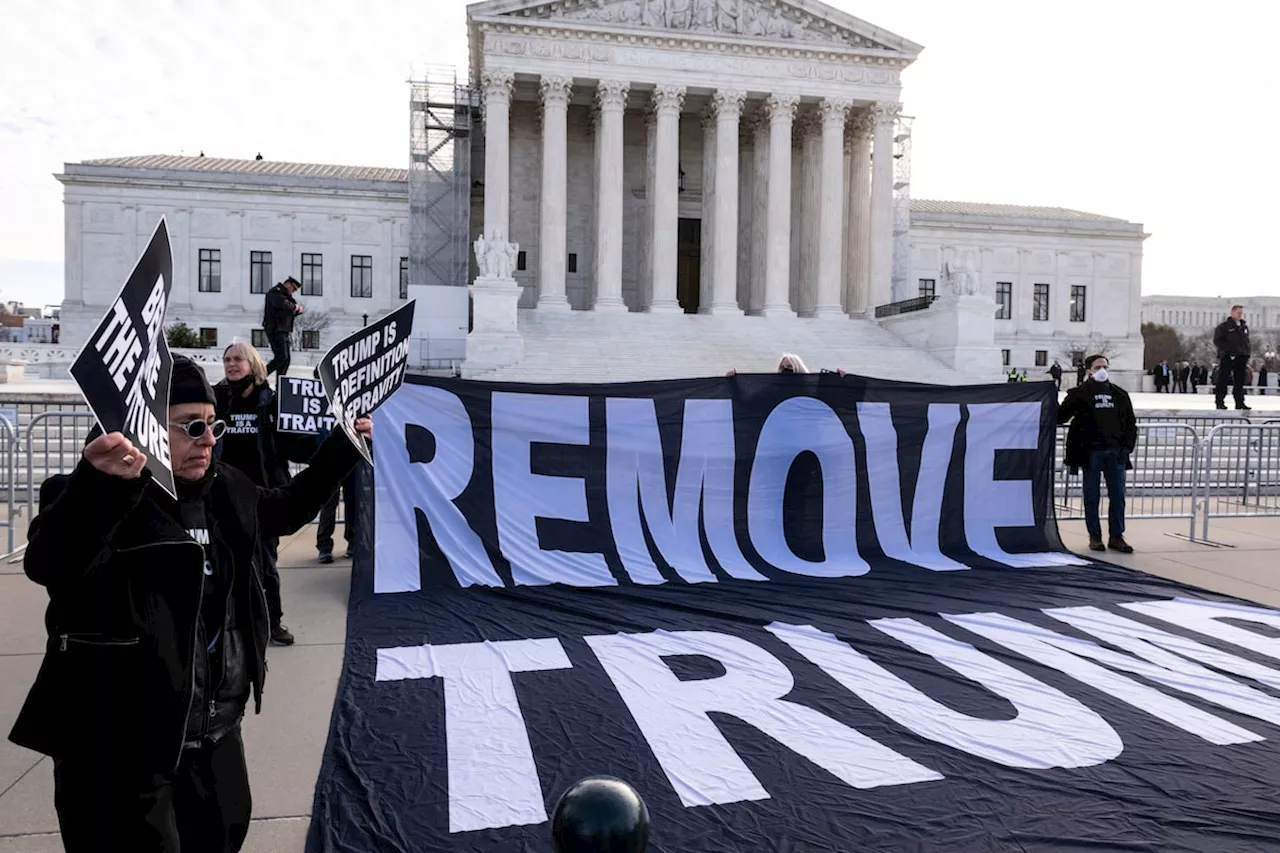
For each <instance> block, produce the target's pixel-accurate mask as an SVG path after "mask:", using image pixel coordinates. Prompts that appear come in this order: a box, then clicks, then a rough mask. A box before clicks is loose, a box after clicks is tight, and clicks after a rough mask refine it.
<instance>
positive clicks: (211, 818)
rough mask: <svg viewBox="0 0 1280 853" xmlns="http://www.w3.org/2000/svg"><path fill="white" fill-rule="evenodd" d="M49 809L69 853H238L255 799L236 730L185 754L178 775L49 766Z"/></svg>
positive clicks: (70, 762) (69, 763) (72, 762)
mask: <svg viewBox="0 0 1280 853" xmlns="http://www.w3.org/2000/svg"><path fill="white" fill-rule="evenodd" d="M53 786H54V788H53V802H54V806H55V807H56V808H57V810H58V825H59V827H60V828H61V830H62V845H63V848H64V849H65V850H66V851H67V853H102V851H104V850H120V851H124V850H127V851H130V853H179V851H181V853H235V851H238V850H239V849H240V847H241V845H242V844H244V839H245V835H246V834H247V833H248V832H249V816H250V813H251V811H252V797H251V795H250V793H249V774H248V771H247V769H246V767H245V760H244V741H243V740H242V739H241V736H240V729H239V727H237V728H236V729H235V730H234V731H231V732H229V733H228V734H227V736H226V737H224V738H223V739H222V740H220V741H217V742H216V743H207V744H203V745H202V746H200V747H199V748H193V749H184V750H183V751H182V758H181V759H180V760H179V762H178V768H177V770H167V771H139V772H131V773H126V774H121V773H120V772H119V770H118V769H117V768H115V767H112V766H109V765H103V764H100V763H95V762H92V761H80V760H77V759H66V760H62V759H58V760H55V761H54V763H53Z"/></svg>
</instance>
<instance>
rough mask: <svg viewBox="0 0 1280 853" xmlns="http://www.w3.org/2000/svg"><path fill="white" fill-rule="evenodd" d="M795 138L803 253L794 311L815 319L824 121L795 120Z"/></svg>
mask: <svg viewBox="0 0 1280 853" xmlns="http://www.w3.org/2000/svg"><path fill="white" fill-rule="evenodd" d="M796 137H797V138H798V139H799V141H800V193H799V199H798V207H799V209H798V210H797V211H796V213H797V215H798V216H799V219H800V229H799V234H800V253H799V267H800V269H799V276H798V280H797V281H796V292H795V299H794V304H795V309H796V313H797V314H799V315H800V316H801V317H812V316H814V312H815V309H816V307H817V304H818V252H819V250H820V247H821V242H820V240H819V235H818V229H819V226H820V220H819V215H820V211H821V209H822V205H821V200H822V120H821V119H820V118H819V117H818V116H817V115H816V114H815V113H814V112H809V111H806V112H805V113H803V114H802V115H801V116H800V118H799V119H798V120H797V121H796Z"/></svg>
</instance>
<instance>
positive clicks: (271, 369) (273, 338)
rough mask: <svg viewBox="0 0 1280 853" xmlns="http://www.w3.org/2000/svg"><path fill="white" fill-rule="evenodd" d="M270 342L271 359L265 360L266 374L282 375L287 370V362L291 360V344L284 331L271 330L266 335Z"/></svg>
mask: <svg viewBox="0 0 1280 853" xmlns="http://www.w3.org/2000/svg"><path fill="white" fill-rule="evenodd" d="M267 340H268V341H269V342H270V343H271V360H270V361H268V362H267V375H268V376H270V375H271V374H273V373H274V374H276V375H277V376H284V375H285V374H286V373H288V372H289V364H290V363H291V362H292V361H293V344H292V343H291V342H290V340H289V336H288V335H287V334H286V333H284V332H273V333H271V334H270V335H268V336H267Z"/></svg>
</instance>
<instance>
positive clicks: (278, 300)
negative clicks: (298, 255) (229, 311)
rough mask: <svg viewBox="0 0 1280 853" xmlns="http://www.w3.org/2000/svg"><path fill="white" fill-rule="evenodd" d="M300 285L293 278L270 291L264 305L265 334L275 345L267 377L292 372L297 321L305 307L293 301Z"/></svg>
mask: <svg viewBox="0 0 1280 853" xmlns="http://www.w3.org/2000/svg"><path fill="white" fill-rule="evenodd" d="M297 291H298V282H297V280H296V279H294V277H293V276H289V277H288V278H286V279H285V280H284V281H282V282H280V283H279V284H277V285H276V286H275V287H273V288H271V289H270V290H268V291H267V296H266V298H265V299H264V300H263V304H262V331H263V334H265V335H266V336H267V341H268V343H270V344H271V361H269V362H267V375H268V376H270V375H271V374H272V373H275V374H276V375H277V376H284V375H285V374H286V373H288V372H289V361H290V359H291V357H292V356H291V352H292V349H293V345H292V343H291V342H290V339H289V336H290V335H292V334H293V320H294V318H295V317H297V316H298V315H299V314H301V313H302V306H301V305H299V304H298V303H297V302H296V301H295V300H294V298H293V294H294V293H296V292H297Z"/></svg>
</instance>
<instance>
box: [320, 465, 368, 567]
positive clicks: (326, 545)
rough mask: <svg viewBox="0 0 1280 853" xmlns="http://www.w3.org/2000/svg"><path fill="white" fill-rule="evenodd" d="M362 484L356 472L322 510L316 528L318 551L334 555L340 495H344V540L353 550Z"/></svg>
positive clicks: (351, 474)
mask: <svg viewBox="0 0 1280 853" xmlns="http://www.w3.org/2000/svg"><path fill="white" fill-rule="evenodd" d="M359 488H360V484H359V481H358V479H357V476H356V472H354V471H353V472H352V473H350V474H348V475H347V477H346V479H344V480H343V481H342V486H341V488H338V489H334V492H333V494H332V495H330V496H329V500H327V501H326V502H325V505H324V506H323V507H321V508H320V521H319V526H318V527H317V528H316V551H318V552H320V553H322V554H323V553H325V552H328V553H330V554H332V553H333V531H334V528H335V527H337V524H338V494H339V492H341V494H342V519H343V525H342V538H343V539H345V540H347V548H348V549H350V548H351V543H352V541H354V540H355V537H356V494H357V492H358V491H359Z"/></svg>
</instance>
